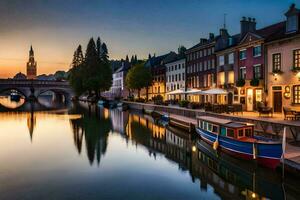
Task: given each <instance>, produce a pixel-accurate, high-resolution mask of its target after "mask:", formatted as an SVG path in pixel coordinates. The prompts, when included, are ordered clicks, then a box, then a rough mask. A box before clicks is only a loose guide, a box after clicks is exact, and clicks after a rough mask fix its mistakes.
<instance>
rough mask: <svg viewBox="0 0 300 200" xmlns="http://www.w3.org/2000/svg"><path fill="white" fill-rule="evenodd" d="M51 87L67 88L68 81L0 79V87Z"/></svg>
mask: <svg viewBox="0 0 300 200" xmlns="http://www.w3.org/2000/svg"><path fill="white" fill-rule="evenodd" d="M8 84H9V85H24V86H26V85H27V86H28V85H48V86H49V85H52V86H69V82H68V81H54V80H53V81H51V80H27V79H26V80H16V79H0V85H8Z"/></svg>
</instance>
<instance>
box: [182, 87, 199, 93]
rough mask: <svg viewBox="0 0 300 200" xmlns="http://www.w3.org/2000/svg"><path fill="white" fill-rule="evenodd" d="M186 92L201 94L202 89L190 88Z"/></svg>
mask: <svg viewBox="0 0 300 200" xmlns="http://www.w3.org/2000/svg"><path fill="white" fill-rule="evenodd" d="M185 94H201V90H197V89H192V88H188V89H187V90H186V92H185Z"/></svg>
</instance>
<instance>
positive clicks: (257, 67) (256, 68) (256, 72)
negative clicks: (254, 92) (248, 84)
mask: <svg viewBox="0 0 300 200" xmlns="http://www.w3.org/2000/svg"><path fill="white" fill-rule="evenodd" d="M260 69H261V65H255V66H253V76H254V78H257V79H261V71H260Z"/></svg>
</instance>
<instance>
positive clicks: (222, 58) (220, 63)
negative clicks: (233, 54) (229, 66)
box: [219, 55, 224, 66]
mask: <svg viewBox="0 0 300 200" xmlns="http://www.w3.org/2000/svg"><path fill="white" fill-rule="evenodd" d="M222 65H224V56H223V55H222V56H219V66H222Z"/></svg>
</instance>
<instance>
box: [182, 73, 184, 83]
mask: <svg viewBox="0 0 300 200" xmlns="http://www.w3.org/2000/svg"><path fill="white" fill-rule="evenodd" d="M182 80H183V81H184V73H182Z"/></svg>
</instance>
